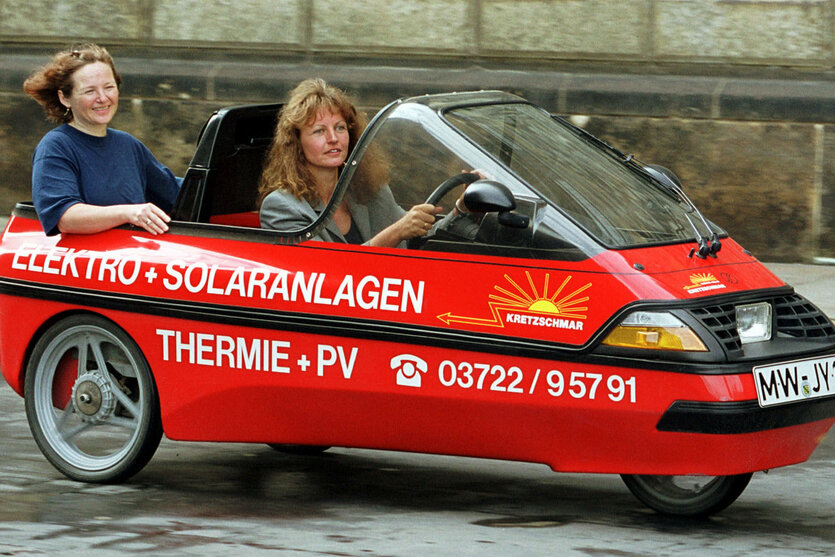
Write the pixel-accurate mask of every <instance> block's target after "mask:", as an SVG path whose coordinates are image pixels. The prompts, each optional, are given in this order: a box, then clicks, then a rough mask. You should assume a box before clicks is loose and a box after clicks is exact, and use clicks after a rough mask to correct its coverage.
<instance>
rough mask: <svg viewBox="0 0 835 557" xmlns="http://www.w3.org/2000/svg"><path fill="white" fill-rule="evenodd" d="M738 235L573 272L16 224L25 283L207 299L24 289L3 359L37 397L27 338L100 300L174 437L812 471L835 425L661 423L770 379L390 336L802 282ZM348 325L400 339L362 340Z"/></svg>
mask: <svg viewBox="0 0 835 557" xmlns="http://www.w3.org/2000/svg"><path fill="white" fill-rule="evenodd" d="M724 246H725V248H724V250H723V253H722V258H721V260H719V261H717V260H712V259H706V260H701V259H698V258H688V257H687V256H686V253H685V251H686V247H685V246H665V247H656V248H647V249H637V250H630V251H626V252H605V253H603V254H602V255H600V256H598V257H595V258H592V259H588V260H586V261H582V262H579V263H577V264H573V263H572V264H570V265H569V264H566V262H543V261H521V262H520V261H519V260H513V259H506V258H495V257H492V258H491V257H479V256H471V255H460V254H457V255H453V256H450V255H448V254H439V253H431V252H426V253H419V254H413V253H408V252H404V251H402V250H397V249H368V248H362V249H358V248H356V247H352V246H347V245H334V244H326V243H321V242H309V243H306V244H303V245H265V244H259V243H256V242H250V241H232V240H224V239H217V238H203V237H199V236H188V235H178V234H177V227H176V225H175V226H174V228H173V230H172V232H171V233H169V234H166V235H163V236H159V237H152V236H150V235H148V234H145V233H144V232H137V231H135V230H128V229H116V230H111V231H109V232H106V233H103V234H99V235H97V236H95V237H91V236H65V237H64V238H61V237H52V238H47V237H45V236H44V235H43V233H42V232H41V230H40V225H39V223H38V222H37V221H36V220H32V219H26V218H20V217H13V218H12V220H11V221H10V223H9V225H8V227H7V230H6V232H5V234H4V237H3V241H2V252H0V269H2V270H3V275H4V276H5V277H6V279H7V280H12V281H19V282H21V283H26V284H27V285H28V287H29V288H32V289H37V288H38V287H39V286H40V287H43V288H44V289H47V288H54V287H60V288H66V289H68V290H69V291H71V292H74V293H76V294H77V295H78V296H79V298H80V299H87V296H86V295H89V299H90V300H95V299H96V297H97V296H100V295H101V294H102V293H106V294H107V297H108V298H111V299H112V298H114V297H115V298H116V299H118V298H119V297H125V298H126V299H129V300H134V301H129V302H127V303H128V304H131V303H136V304H143V303H151V302H153V301H162V302H166V303H171V304H175V305H177V306H178V307H181V308H185V309H184V311H186V312H188V311H189V309H188V308H189V305H190V304H193V305H194V308H195V309H194V313H193V314H192V315H191V316H190V317H189V318H185V317H184V316H182V315H179V316H173V315H172V316H168V315H166V314H165V311H164V310H154V311H145V309H147V308H141V307H138V306H137V311H136V312H131V311H125V310H124V309H121V310H115V309H110V308H108V307H106V306H108V304H101V305H99V304H96V303H92V304H85V303H72V302H63V301H37V300H33V299H32V298H31V297H17V296H11V295H8V294H4V295H3V296H2V299H0V308H2V312H3V313H2V315H0V341H1V342H2V346H4V347H16V348H15V349H8V348H5V349H4V350H3V351H2V353H0V356H1V357H2V360H0V365H2V369H3V373H4V375H5V377H6V379H7V381H8V382H9V384H10V385H11V386H12V388H14V389H15V390H16V391H18V392H19V393H22V376H23V369H24V364H25V357H26V347H29V346H31V339H33V338H37V331H38V330H39V329H41V328H42V327H44V325H45V324H47V323H48V322H49V321H50V320H54V318H55V317H56V316H59V315H64V314H66V313H69V312H78V311H91V312H95V313H98V314H100V315H103V316H105V317H107V318H108V319H110V320H112V321H113V322H114V323H116V324H118V325H119V326H120V327H122V328H123V329H124V330H125V331H126V332H127V333H128V334H129V335H130V336H131V337H132V338H133V339H135V340H136V342H137V343H138V344H139V345H140V346H141V348H142V351H143V353H144V355H145V357H146V359H147V360H148V363H149V364H150V367H151V369H152V370H153V373H154V377H155V380H156V384H157V388H158V391H159V398H160V407H161V412H162V421H163V427H164V430H165V432H166V434H167V435H168V437H170V438H172V439H179V440H195V441H240V442H263V443H275V442H281V443H299V444H313V445H337V446H357V447H371V448H388V449H397V450H406V451H416V452H428V453H444V454H460V455H470V456H481V457H493V458H503V459H513V460H524V461H534V462H544V463H547V464H549V465H550V466H551V467H552V468H554V469H555V470H561V471H577V472H618V473H631V474H685V473H700V474H712V475H727V474H738V473H743V472H747V471H752V470H762V469H768V468H773V467H776V466H783V465H787V464H793V463H797V462H802V461H804V460H806V459H807V458H808V457H809V455H810V454H811V453H812V451H813V450H814V448H815V447H816V446H817V444H818V442H819V441H820V439H821V438H822V436H823V435H824V434H825V433H826V431H827V430H828V429H829V428H830V427H831V425H832V423H833V421H835V420H833V419H831V418H830V419H824V420H817V421H813V422H811V423H806V424H800V425H795V426H791V427H784V428H779V429H769V430H765V431H756V432H751V433H742V434H734V435H721V434H705V433H686V432H674V431H659V430H658V429H657V424H658V423H659V420H660V419H661V416H662V415H663V414H664V412H665V411H666V410H667V409H668V408H669V407H670V406H671V404H673V403H674V402H675V401H677V400H688V401H707V402H712V401H722V402H733V401H751V400H755V399H756V390H755V386H754V380H753V376H752V374H751V373H750V372H747V373H738V374H705V375H699V374H692V373H678V372H672V371H661V370H654V369H641V368H640V367H613V366H605V365H599V364H591V363H585V362H583V361H582V359H568V360H560V359H559V357H557V358H556V359H549V358H543V357H539V358H537V357H530V356H524V355H513V354H501V353H489V352H486V353H478V352H473V351H472V350H460V349H456V348H454V347H450V346H445V347H438V346H425V345H424V346H420V345H416V344H410V343H404V342H402V341H397V340H386V339H385V336H386V335H385V327H386V326H391V327H392V328H395V327H396V328H397V329H399V330H403V329H404V328H405V329H408V328H409V327H412V326H414V327H417V328H419V329H420V330H427V329H434V330H438V331H441V332H451V333H454V335H455V336H457V335H467V334H470V333H473V334H482V335H490V337H495V338H496V339H497V340H498V339H500V338H502V337H506V338H508V339H524V341H525V342H529V341H535V342H536V341H542V342H547V343H554V344H558V345H562V346H564V347H568V348H571V347H574V348H577V349H579V348H581V347H582V346H584V345H586V344H588V343H589V342H590V340H591V339H592V338H594V337H595V335H596V334H599V332H600V330H601V328H602V327H603V326H604V324H605V323H606V321H607V320H608V319H609V318H610V317H611V316H612V315H613V314H614V313H616V312H617V311H618V310H619V309H620V308H622V307H624V306H627V305H629V304H630V303H632V302H635V301H638V300H648V299H649V300H681V299H692V298H698V297H704V296H711V295H714V294H715V293H716V291H717V290H721V291H722V292H723V293H727V292H740V291H750V290H757V289H769V288H775V287H781V286H783V283H782V281H780V280H779V279H777V278H776V277H774V276H773V275H772V274H771V273H770V272H768V271H767V270H766V269H765V268H764V267H763V266H762V265H760V264H759V263H758V262H757V261H756V260H755V259H754V258H753V257H751V256H750V255H747V254H746V253H744V252H743V250H742V249H741V248H740V247H739V246H737V245H736V244H735V243H733V242H731V241H726V242H725V244H724ZM232 254H234V256H233V255H232ZM635 264H640V265H642V266H643V267H644V269H645V270H643V271H638V270H636V269H635V267H634V266H635ZM655 269H658V270H657V271H655ZM282 277H283V278H282ZM451 282H454V283H455V284H458V285H466V287H463V288H460V287H459V288H450V283H451ZM549 302H550V303H549ZM207 306H213V307H214V306H216V307H218V308H221V309H223V308H226V309H232V310H235V309H236V308H247V317H246V318H245V319H244V321H242V322H245V323H246V324H243V325H240V324H230V323H224V322H213V320H211V319H209V320H206V321H202V320H201V317H200V308H205V307H207ZM259 310H263V311H264V312H265V313H264V314H263V315H262V316H259V314H258V311H259ZM267 311H270V312H280V313H282V314H285V315H287V316H290V317H292V318H293V319H303V318H304V317H306V316H314V317H322V316H326V318H327V319H328V320H330V321H331V322H332V323H333V325H334V327H333V330H332V331H331V330H329V329H328V327H320V328H321V330H320V331H319V332H303V331H296V330H294V327H293V326H292V324H290V325H289V326H283V327H278V328H276V326H275V325H273V324H270V323H269V321H270V316H271V315H272V314H271V313H266V312H267ZM340 320H347V321H346V322H347V323H352V322H353V323H356V322H363V321H366V322H370V323H374V324H375V325H376V326H378V327H381V329H380V330H381V332H380V333H379V334H378V335H376V337H377V338H361V336H353V335H352V334H351V333H350V330H349V328H346V327H345V326H342V325H341V324H340ZM221 321H223V319H221ZM290 323H292V320H291V321H290ZM302 329H303V327H302ZM455 336H453V337H452V338H453V339H454V338H455ZM404 354H405V355H411V354H418V355H419V356H418V357H419V359H420V360H422V361H423V362H424V363H425V364H426V369H425V370H418V371H417V372H415V375H417V376H418V377H419V379H418V381H419V383H420V386H421V388H420V389H419V390H418V389H415V388H414V384H412V385H409V384H406V385H403V384H398V382H397V378H398V371H400V370H398V369H393V368H392V366H391V362H392V360H393V359H394V358H396V357H398V356H402V355H404ZM404 382H406V383H408V382H407V381H405V380H404ZM68 396H69V393H68ZM764 447H768V449H766V450H764Z"/></svg>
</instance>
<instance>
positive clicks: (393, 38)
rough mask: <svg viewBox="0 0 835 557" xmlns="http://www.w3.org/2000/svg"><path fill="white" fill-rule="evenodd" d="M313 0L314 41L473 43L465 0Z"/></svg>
mask: <svg viewBox="0 0 835 557" xmlns="http://www.w3.org/2000/svg"><path fill="white" fill-rule="evenodd" d="M312 2H313V39H312V42H313V45H312V46H313V47H314V48H315V47H329V48H330V47H357V48H359V47H380V48H385V49H390V50H393V49H404V48H405V49H417V50H437V49H447V50H452V51H455V52H459V53H466V52H469V51H470V50H471V47H472V45H474V40H475V39H474V33H473V30H474V25H473V24H472V18H471V17H470V15H469V11H468V10H469V6H470V4H471V2H469V1H468V0H369V1H364V0H346V1H342V2H331V1H327V2H326V1H322V0H312Z"/></svg>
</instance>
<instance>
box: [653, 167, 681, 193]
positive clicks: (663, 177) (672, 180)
mask: <svg viewBox="0 0 835 557" xmlns="http://www.w3.org/2000/svg"><path fill="white" fill-rule="evenodd" d="M644 170H645V171H646V173H647V174H649V175H650V176H652V177H653V178H655V179H656V180H658V181H659V182H661V183H662V184H664V185H665V186H667V187H668V188H670V189H672V190H680V189H684V188H683V187H682V185H681V180H679V179H678V176H676V173H675V172H673V171H672V170H670V169H669V168H666V167H664V166H661V165H660V164H647V165H644Z"/></svg>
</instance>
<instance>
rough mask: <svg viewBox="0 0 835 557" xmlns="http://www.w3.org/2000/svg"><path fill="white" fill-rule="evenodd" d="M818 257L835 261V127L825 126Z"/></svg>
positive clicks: (821, 170)
mask: <svg viewBox="0 0 835 557" xmlns="http://www.w3.org/2000/svg"><path fill="white" fill-rule="evenodd" d="M820 162H821V169H820V172H821V205H820V232H819V237H818V254H817V255H818V257H825V258H828V259H835V126H824V130H823V150H822V153H821V157H820Z"/></svg>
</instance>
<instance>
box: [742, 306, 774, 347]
mask: <svg viewBox="0 0 835 557" xmlns="http://www.w3.org/2000/svg"><path fill="white" fill-rule="evenodd" d="M736 332H737V333H739V340H740V341H741V342H742V344H748V343H749V342H763V341H766V340H770V339H771V304H769V303H768V302H760V303H758V304H746V305H743V306H736Z"/></svg>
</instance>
